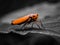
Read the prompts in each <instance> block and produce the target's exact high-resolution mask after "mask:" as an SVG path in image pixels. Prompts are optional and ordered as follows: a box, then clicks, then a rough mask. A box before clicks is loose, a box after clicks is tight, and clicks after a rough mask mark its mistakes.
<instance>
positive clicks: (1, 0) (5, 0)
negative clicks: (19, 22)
mask: <svg viewBox="0 0 60 45" xmlns="http://www.w3.org/2000/svg"><path fill="white" fill-rule="evenodd" d="M42 2H48V3H53V4H54V3H58V2H59V0H0V17H2V16H4V15H5V14H7V13H9V12H12V11H14V10H17V9H21V8H24V7H26V6H32V5H34V4H37V3H42Z"/></svg>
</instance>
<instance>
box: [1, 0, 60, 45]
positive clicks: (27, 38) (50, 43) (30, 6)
mask: <svg viewBox="0 0 60 45" xmlns="http://www.w3.org/2000/svg"><path fill="white" fill-rule="evenodd" d="M31 13H38V14H39V18H38V21H39V20H42V23H43V25H44V27H45V28H46V29H47V30H40V32H39V33H40V34H39V33H27V34H26V35H20V32H19V34H17V33H18V32H17V33H13V32H11V33H8V34H6V33H1V32H0V45H5V44H6V45H43V44H44V45H60V0H0V31H3V32H6V31H7V30H8V29H9V28H11V27H12V25H11V21H12V20H14V19H16V18H19V17H21V16H24V15H28V14H31ZM14 28H16V27H14ZM23 33H24V32H23ZM43 34H44V35H43Z"/></svg>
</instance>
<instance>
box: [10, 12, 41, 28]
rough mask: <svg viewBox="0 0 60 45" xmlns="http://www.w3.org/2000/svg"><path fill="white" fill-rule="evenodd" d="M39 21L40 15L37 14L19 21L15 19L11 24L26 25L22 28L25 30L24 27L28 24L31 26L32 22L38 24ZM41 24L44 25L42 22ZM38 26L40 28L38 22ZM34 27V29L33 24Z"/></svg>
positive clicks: (21, 18)
mask: <svg viewBox="0 0 60 45" xmlns="http://www.w3.org/2000/svg"><path fill="white" fill-rule="evenodd" d="M37 19H38V14H37V13H35V14H29V15H26V16H23V17H20V18H18V19H15V20H13V21H12V22H11V24H12V25H21V24H24V25H23V26H22V27H21V28H23V27H24V26H26V25H27V24H30V23H31V22H34V23H35V22H36V21H37ZM40 24H41V25H42V23H41V21H40ZM36 25H37V26H38V27H39V29H41V28H40V26H39V24H37V22H36ZM32 27H33V24H32Z"/></svg>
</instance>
